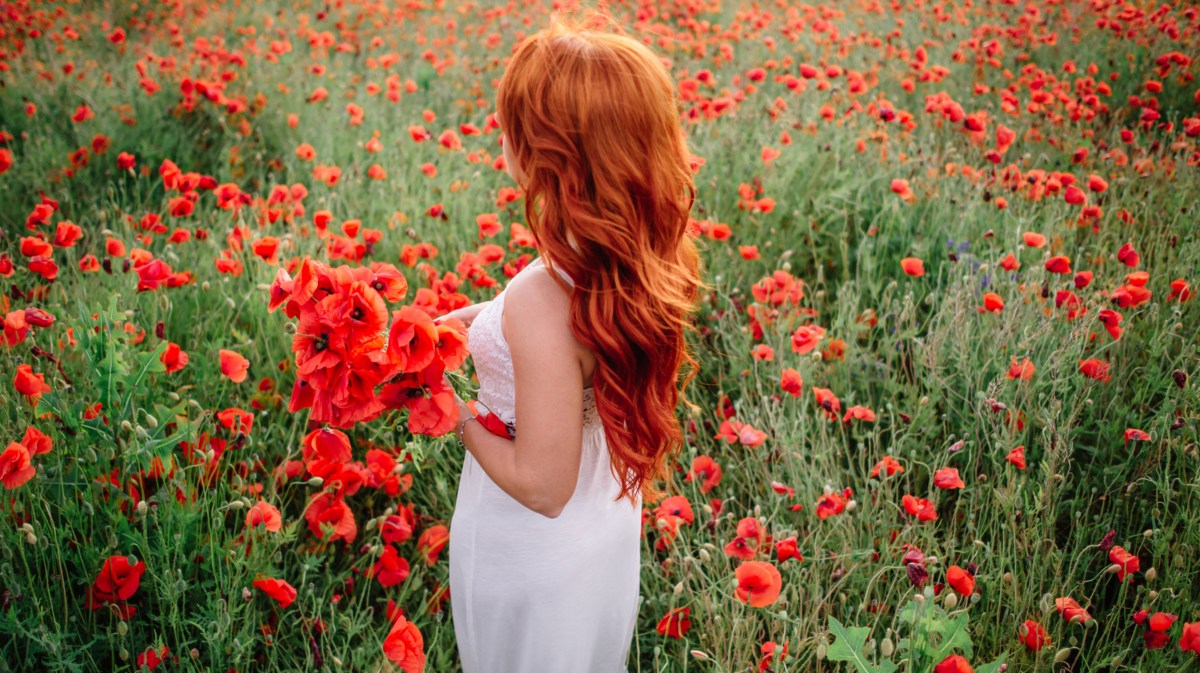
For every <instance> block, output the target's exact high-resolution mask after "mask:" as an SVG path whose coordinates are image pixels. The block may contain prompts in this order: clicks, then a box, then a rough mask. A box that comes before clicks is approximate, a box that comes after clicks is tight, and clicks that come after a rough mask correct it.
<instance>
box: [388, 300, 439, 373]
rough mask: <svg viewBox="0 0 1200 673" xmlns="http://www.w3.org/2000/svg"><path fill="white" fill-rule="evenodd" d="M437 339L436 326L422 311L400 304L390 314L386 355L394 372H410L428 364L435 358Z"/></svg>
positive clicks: (423, 367)
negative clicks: (395, 370) (398, 307)
mask: <svg viewBox="0 0 1200 673" xmlns="http://www.w3.org/2000/svg"><path fill="white" fill-rule="evenodd" d="M438 341H439V335H438V328H437V326H436V325H435V324H434V322H433V318H431V317H430V316H429V314H428V313H426V312H425V311H422V310H421V309H419V308H416V307H415V306H403V307H401V308H400V310H398V311H395V312H393V313H392V327H391V329H390V330H389V331H388V357H389V358H391V360H392V363H393V364H394V365H395V366H396V369H397V370H398V371H400V372H402V373H411V372H415V371H419V370H421V369H425V368H427V367H429V365H430V364H431V363H432V362H433V361H434V358H435V357H437V354H438V351H437V345H438Z"/></svg>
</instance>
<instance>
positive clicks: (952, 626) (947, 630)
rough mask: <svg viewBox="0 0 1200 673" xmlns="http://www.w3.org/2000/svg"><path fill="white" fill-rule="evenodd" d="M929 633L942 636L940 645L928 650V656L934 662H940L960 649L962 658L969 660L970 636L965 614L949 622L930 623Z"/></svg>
mask: <svg viewBox="0 0 1200 673" xmlns="http://www.w3.org/2000/svg"><path fill="white" fill-rule="evenodd" d="M929 630H930V631H937V632H938V633H940V634H942V640H941V643H940V644H939V645H938V646H937V647H930V648H929V655H930V657H931V658H932V659H933V660H934V661H941V660H943V659H945V658H946V657H948V656H950V655H951V654H953V653H954V650H955V649H961V650H962V651H963V656H965V657H966V658H968V659H970V658H971V650H972V646H971V634H970V633H968V632H967V613H965V612H964V613H962V614H960V615H959V616H958V617H955V618H954V619H953V620H951V621H942V620H937V621H931V622H930V623H929Z"/></svg>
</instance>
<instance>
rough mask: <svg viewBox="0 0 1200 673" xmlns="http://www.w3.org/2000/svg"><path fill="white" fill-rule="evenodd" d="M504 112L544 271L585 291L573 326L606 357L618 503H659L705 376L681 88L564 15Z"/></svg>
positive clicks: (631, 47)
mask: <svg viewBox="0 0 1200 673" xmlns="http://www.w3.org/2000/svg"><path fill="white" fill-rule="evenodd" d="M496 110H497V113H498V116H499V118H500V121H501V123H502V125H503V132H504V142H505V143H508V144H509V150H510V151H511V152H512V155H513V157H514V158H515V159H516V163H517V164H518V166H517V168H518V169H519V171H520V173H521V174H522V175H521V176H520V177H521V182H522V184H521V186H522V188H523V189H524V191H525V216H526V222H527V224H528V225H529V227H530V229H531V231H532V232H533V234H534V236H535V237H536V238H537V241H538V246H539V248H540V250H541V252H542V260H543V263H544V264H545V266H546V267H548V268H549V269H550V270H551V271H554V270H556V269H562V270H564V271H566V273H567V274H568V275H569V276H570V277H571V279H572V280H573V281H574V289H573V290H572V291H571V316H570V321H571V327H572V330H573V331H574V333H575V336H576V338H577V339H579V341H580V342H581V343H582V344H584V345H585V346H587V347H588V348H589V349H590V350H591V351H592V352H593V353H595V355H596V359H597V367H596V371H595V375H594V377H593V383H592V385H593V388H594V391H595V398H596V408H597V411H598V413H599V415H600V419H601V421H602V422H603V424H604V428H605V434H606V438H607V441H608V446H609V451H610V453H611V456H612V465H611V468H612V472H613V476H614V477H615V478H616V479H617V480H618V481H620V483H621V493H620V495H619V496H618V497H617V498H616V499H615V500H620V498H622V497H626V498H629V500H630V502H631V503H632V502H634V499H635V496H636V495H637V494H640V495H641V496H642V498H643V500H649V501H654V500H657V499H658V498H659V497H661V496H663V495H664V492H663V491H661V490H659V489H658V488H656V487H655V486H654V483H653V482H654V480H655V479H659V478H662V479H666V478H667V477H668V475H669V473H670V468H669V461H670V460H671V459H672V458H674V457H675V455H676V454H677V452H678V451H679V450H680V448H681V447H682V444H683V428H682V426H681V424H680V421H679V418H678V416H677V415H676V407H677V406H678V403H679V399H680V397H681V396H684V395H685V391H686V389H687V386H688V383H690V382H691V380H692V378H693V377H695V375H696V372H697V370H698V367H699V363H698V362H697V361H696V360H695V358H693V357H692V355H691V353H689V351H688V346H687V343H686V341H685V334H684V332H685V331H687V330H689V329H690V330H692V331H695V327H694V326H693V325H692V323H691V320H690V314H691V313H692V312H693V311H694V308H695V302H696V298H697V295H698V292H699V289H700V287H702V284H701V279H700V274H701V268H700V258H699V255H698V254H697V250H696V246H695V244H694V242H693V240H692V236H690V235H689V234H688V222H689V219H690V218H689V213H690V211H691V208H692V203H693V202H694V200H695V196H696V191H695V185H694V183H693V179H692V164H691V160H692V155H691V152H690V151H689V150H688V147H687V142H686V140H685V138H684V135H683V130H682V128H681V127H680V122H679V108H678V104H677V101H676V97H675V85H674V81H673V80H672V78H671V75H670V73H668V71H667V69H666V67H665V66H664V65H663V63H662V62H661V61H660V60H659V58H658V57H657V56H656V55H655V54H654V52H652V51H651V50H650V49H649V48H648V47H647V46H646V45H644V44H642V43H641V42H638V41H637V40H634V39H632V38H630V37H627V36H624V35H621V34H618V33H613V32H604V31H594V30H586V29H583V28H581V27H580V26H579V24H578V23H575V24H574V25H570V24H569V23H568V22H567V21H564V20H562V19H559V18H558V17H555V18H554V19H553V20H552V22H551V25H550V26H549V27H548V28H546V29H543V30H541V31H539V32H538V33H536V34H534V35H532V36H530V37H528V38H527V39H525V40H524V41H522V42H521V43H520V44H519V45H518V46H517V47H516V48H515V49H514V52H513V54H512V57H511V60H510V61H509V63H508V65H507V68H506V70H505V72H504V75H503V76H502V78H501V80H500V82H499V85H498V89H497V94H496ZM551 276H552V277H554V278H555V279H556V280H558V281H559V282H560V283H565V281H562V280H561V279H559V278H558V274H556V273H551ZM563 286H564V287H566V285H563ZM684 364H687V365H688V368H687V369H688V371H687V372H686V374H685V375H684V376H683V378H682V380H681V378H680V370H681V368H682V367H683V365H684ZM684 399H685V400H686V397H684Z"/></svg>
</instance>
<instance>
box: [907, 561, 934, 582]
mask: <svg viewBox="0 0 1200 673" xmlns="http://www.w3.org/2000/svg"><path fill="white" fill-rule="evenodd" d="M904 569H905V571H906V572H907V573H908V580H909V581H910V582H912V583H913V586H918V587H919V586H923V585H924V584H925V582H927V581H928V580H929V571H928V570H926V569H925V564H923V563H909V564H907V565H905V566H904Z"/></svg>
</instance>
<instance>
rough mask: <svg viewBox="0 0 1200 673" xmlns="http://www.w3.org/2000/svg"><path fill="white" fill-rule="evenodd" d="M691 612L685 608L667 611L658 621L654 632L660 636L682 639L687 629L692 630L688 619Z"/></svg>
mask: <svg viewBox="0 0 1200 673" xmlns="http://www.w3.org/2000/svg"><path fill="white" fill-rule="evenodd" d="M691 611H692V609H691V608H690V607H687V606H684V607H680V608H672V609H670V610H668V611H667V614H665V615H663V617H662V619H660V620H658V626H656V627H655V630H656V631H658V634H659V635H660V636H666V637H668V638H682V637H683V636H684V634H686V633H687V632H688V629H690V628H692V620H691V619H689V618H688V615H689V614H690V613H691Z"/></svg>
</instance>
